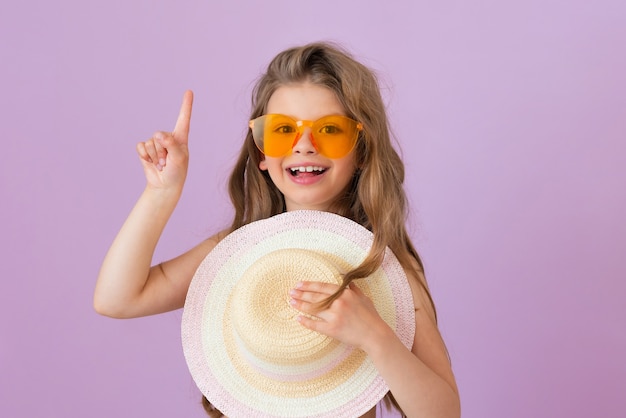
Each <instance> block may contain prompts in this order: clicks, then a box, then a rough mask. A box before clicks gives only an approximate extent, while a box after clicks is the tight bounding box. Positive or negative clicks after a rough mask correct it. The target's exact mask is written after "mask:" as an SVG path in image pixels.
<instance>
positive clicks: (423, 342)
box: [291, 277, 461, 418]
mask: <svg viewBox="0 0 626 418" xmlns="http://www.w3.org/2000/svg"><path fill="white" fill-rule="evenodd" d="M409 282H410V283H411V290H412V293H413V300H414V303H415V309H416V313H415V325H416V332H415V338H414V341H413V347H412V349H411V350H409V349H407V348H406V347H405V346H404V344H402V342H401V341H400V340H399V339H398V337H397V336H396V334H395V333H394V332H393V330H392V329H391V328H390V327H389V326H388V325H387V323H385V322H384V321H383V320H382V318H381V317H380V316H379V315H378V313H377V312H376V309H375V308H374V304H373V303H372V301H371V300H370V299H369V298H367V297H366V296H365V295H364V294H363V292H361V290H360V289H359V288H358V286H356V285H355V284H354V283H353V284H351V285H350V287H349V288H348V289H346V290H345V291H344V292H343V293H342V295H341V296H340V297H339V298H338V299H337V300H335V301H334V302H333V303H332V305H331V306H330V307H329V308H328V309H326V310H324V311H321V312H316V310H315V304H316V303H317V302H320V301H322V300H324V299H325V298H326V297H327V296H329V295H331V294H332V293H333V292H334V291H335V290H336V289H337V287H336V286H335V285H332V284H328V283H320V282H304V283H303V284H302V285H301V286H300V287H299V288H298V289H295V290H294V291H292V292H291V296H292V298H293V299H294V300H295V307H296V309H299V310H302V311H304V312H309V313H314V314H315V315H316V316H317V317H318V318H320V319H321V320H311V319H309V318H307V317H305V316H303V317H301V319H300V321H301V323H302V324H303V325H304V326H306V327H307V328H310V329H313V330H316V331H318V332H321V333H323V334H325V335H329V336H331V337H333V338H336V339H338V340H340V341H343V342H344V343H346V344H349V345H353V346H355V347H359V348H361V349H362V350H363V351H365V352H366V353H367V355H368V356H369V357H370V358H371V359H372V361H373V362H374V365H375V366H376V369H377V370H378V372H379V373H380V374H381V376H382V377H383V379H384V380H385V382H386V383H387V385H388V386H389V388H390V390H391V393H392V394H393V396H394V398H395V399H396V401H397V402H398V404H399V405H400V407H401V408H402V410H403V411H404V413H405V414H406V415H407V417H429V418H439V417H440V418H458V417H459V416H460V414H461V413H460V400H459V394H458V390H457V386H456V382H455V379H454V375H453V373H452V368H451V366H450V362H449V359H448V356H447V352H446V349H445V345H444V343H443V340H442V339H441V336H440V334H439V330H438V329H437V326H436V324H435V319H434V312H433V310H432V308H431V306H430V303H429V302H428V298H427V296H426V294H425V292H424V291H423V289H421V288H420V286H419V285H418V284H417V282H416V281H415V277H410V278H409Z"/></svg>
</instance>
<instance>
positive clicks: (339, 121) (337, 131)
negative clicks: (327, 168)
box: [312, 116, 359, 158]
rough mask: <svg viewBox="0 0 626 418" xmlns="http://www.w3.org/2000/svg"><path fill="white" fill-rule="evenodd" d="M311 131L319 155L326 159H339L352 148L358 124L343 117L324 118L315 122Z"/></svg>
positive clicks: (357, 132) (356, 135)
mask: <svg viewBox="0 0 626 418" xmlns="http://www.w3.org/2000/svg"><path fill="white" fill-rule="evenodd" d="M312 131H313V138H314V139H315V143H316V145H317V151H318V152H319V153H320V154H322V155H324V156H326V157H328V158H341V157H344V156H346V155H347V154H348V153H349V152H350V151H352V148H354V144H356V139H357V137H358V134H359V124H358V123H357V122H356V121H354V120H352V119H350V118H347V117H345V116H326V117H324V118H321V119H318V120H317V121H315V123H314V124H313V127H312Z"/></svg>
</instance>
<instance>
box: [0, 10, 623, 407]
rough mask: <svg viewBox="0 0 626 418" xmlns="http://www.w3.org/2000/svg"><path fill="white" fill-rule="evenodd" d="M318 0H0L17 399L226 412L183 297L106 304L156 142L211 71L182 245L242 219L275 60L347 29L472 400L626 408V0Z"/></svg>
mask: <svg viewBox="0 0 626 418" xmlns="http://www.w3.org/2000/svg"><path fill="white" fill-rule="evenodd" d="M300 3H301V2H294V1H264V2H258V3H254V4H253V2H226V1H220V2H217V1H209V0H204V1H199V0H197V1H177V2H174V1H170V2H164V1H160V2H155V1H147V0H145V1H134V2H129V1H121V0H115V1H107V2H85V1H78V0H73V1H72V0H62V1H55V2H49V1H42V0H39V1H30V2H29V1H24V2H21V3H18V2H3V4H2V6H0V56H1V59H2V62H1V64H0V73H1V77H0V87H1V92H0V93H1V94H0V120H1V122H2V151H1V154H2V160H3V161H2V164H0V175H1V177H0V187H1V189H0V196H1V197H0V199H1V206H0V210H1V217H0V219H1V225H0V226H1V230H0V237H1V240H2V241H1V252H0V254H1V256H0V257H1V262H0V278H1V290H0V309H1V310H2V311H1V312H0V416H2V417H34V416H50V417H86V416H89V417H96V418H97V417H111V416H120V417H131V416H141V417H203V416H204V415H203V413H202V411H201V409H200V407H199V395H198V392H197V390H196V388H195V385H194V383H193V381H192V380H191V378H190V376H189V373H188V371H187V367H186V364H185V361H184V358H183V354H182V348H181V345H180V335H179V334H180V319H181V312H180V311H178V312H174V313H168V314H164V315H159V316H155V317H149V318H142V319H135V320H127V321H121V320H113V319H108V318H104V317H100V316H98V315H97V314H96V313H94V311H93V309H92V295H93V289H94V282H95V279H96V276H97V272H98V268H99V265H100V263H101V261H102V258H103V256H104V254H105V252H106V250H107V248H108V246H109V244H110V243H111V241H112V239H113V237H114V235H115V234H116V232H117V230H118V229H119V227H120V226H121V224H122V222H123V220H124V219H125V217H126V215H127V213H128V212H129V210H130V209H131V207H132V205H133V204H134V201H135V200H136V198H137V197H138V196H139V194H140V192H141V190H142V188H143V185H144V179H143V174H142V171H141V168H140V165H139V162H138V160H137V157H136V155H135V151H134V145H135V143H136V142H138V141H140V140H144V139H147V138H148V137H149V136H150V135H151V134H152V132H153V131H155V130H169V129H171V128H172V127H173V124H174V122H175V120H176V116H177V112H178V108H179V105H180V99H181V97H182V94H183V91H184V90H185V89H187V88H191V89H193V90H194V91H195V94H196V101H195V105H194V115H193V119H192V134H191V139H190V147H191V153H192V154H191V166H190V173H189V177H188V179H189V180H188V183H187V186H186V190H185V193H184V195H183V198H182V200H181V202H180V204H179V207H178V209H177V211H176V212H175V214H174V216H173V218H172V220H171V222H170V224H169V225H168V228H167V229H166V231H165V233H164V236H163V238H162V240H161V242H160V246H159V248H158V250H157V254H156V257H155V258H156V260H155V261H159V260H163V259H167V258H169V257H172V256H174V255H177V254H179V253H180V252H182V251H184V250H186V249H187V248H189V247H190V246H192V245H194V244H195V243H197V242H198V241H199V240H201V239H202V238H203V237H206V236H207V235H208V234H210V233H212V232H214V231H215V230H217V229H219V228H221V227H223V226H225V225H226V223H227V222H228V221H229V220H230V207H229V205H230V204H229V201H228V199H227V194H226V192H225V183H226V179H227V177H228V173H229V171H230V168H231V166H232V164H233V160H234V156H235V153H236V150H237V149H238V147H239V143H240V141H241V138H242V136H243V134H244V132H245V130H246V122H247V115H248V106H249V93H250V88H251V86H252V83H253V81H254V79H255V78H256V77H257V76H258V74H259V73H260V72H261V70H262V69H263V68H264V67H265V66H266V65H267V63H268V61H269V60H270V59H271V57H273V56H274V55H275V54H276V53H277V52H278V51H280V50H282V49H284V48H285V47H288V46H292V45H294V44H300V43H304V42H309V41H313V40H319V39H330V40H336V41H339V42H342V43H343V44H344V45H345V46H347V47H348V48H349V49H351V50H352V51H353V52H354V54H355V55H356V56H357V57H358V58H360V59H361V60H363V61H364V62H365V63H367V64H368V65H370V66H371V67H373V68H374V69H376V70H377V71H378V72H379V73H380V74H381V79H382V81H383V84H384V95H385V98H386V100H387V103H388V106H389V115H390V118H391V122H392V126H393V127H394V130H395V133H396V134H397V137H398V140H399V142H400V144H401V147H402V150H403V154H404V159H405V161H406V165H407V175H408V178H407V182H406V185H407V189H408V192H409V194H410V198H411V202H412V207H413V209H414V216H413V218H412V219H413V221H412V224H411V227H412V230H413V236H414V238H415V241H416V243H417V246H418V248H419V250H420V252H421V253H422V255H423V256H424V259H425V262H426V268H427V275H428V278H429V281H430V284H431V287H432V292H433V294H434V297H435V300H436V302H437V306H438V309H439V316H440V327H441V330H442V333H443V335H444V337H445V339H446V341H447V344H448V348H449V350H450V354H451V357H452V361H453V366H454V369H455V372H456V376H457V379H458V383H459V387H460V390H461V397H462V403H463V416H464V417H465V418H485V417H494V418H501V417H508V418H527V417H569V418H573V417H592V416H593V417H615V418H617V417H623V416H624V413H625V412H624V411H625V410H626V396H625V395H624V394H625V393H626V361H625V360H624V358H623V356H624V354H626V333H625V324H626V309H625V308H624V305H625V304H624V294H625V293H626V280H625V279H626V266H625V264H624V259H625V257H626V222H625V221H624V214H625V213H626V191H625V190H626V186H625V183H626V142H625V141H626V76H625V74H626V52H625V51H626V5H625V3H624V2H623V1H622V0H598V1H594V2H590V1H587V0H568V1H566V0H562V1H559V0H527V1H519V2H502V1H498V0H482V1H448V0H443V1H437V2H433V1H429V2H426V1H405V2H392V1H389V2H382V1H381V2H375V1H369V2H368V1H343V2H342V1H336V0H335V1H316V2H309V3H306V4H304V3H303V4H300ZM383 3H384V5H383Z"/></svg>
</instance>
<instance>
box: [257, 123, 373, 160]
mask: <svg viewBox="0 0 626 418" xmlns="http://www.w3.org/2000/svg"><path fill="white" fill-rule="evenodd" d="M268 116H269V117H271V116H280V117H284V118H287V119H289V120H291V121H293V122H294V123H295V126H296V127H297V128H298V130H297V132H296V133H295V136H294V141H293V143H292V144H291V146H290V147H289V149H288V150H287V151H286V152H285V153H284V154H281V155H269V154H266V153H265V151H264V150H263V149H261V145H260V144H259V142H260V141H257V137H256V136H255V135H254V125H255V123H258V121H259V120H260V119H262V118H267V117H268ZM330 117H339V118H342V119H345V120H348V121H350V122H352V123H354V124H355V133H354V140H353V143H352V146H351V147H350V149H349V150H348V151H346V152H345V153H344V154H342V155H339V156H333V157H330V156H327V155H326V154H325V153H323V152H321V151H320V149H319V146H318V144H317V142H316V138H315V134H313V132H311V142H312V144H313V146H314V147H315V149H316V150H317V152H318V153H320V154H321V155H323V156H325V157H327V158H331V159H337V158H343V157H345V156H346V155H348V154H349V153H350V152H351V151H352V150H353V149H354V147H355V146H356V143H357V141H358V139H359V133H360V132H361V131H363V124H362V123H361V122H358V121H356V120H354V119H352V118H349V117H347V116H344V115H327V116H323V117H321V118H319V119H317V120H315V121H311V120H295V119H294V118H292V117H290V116H287V115H283V114H280V113H268V114H265V115H261V116H259V117H257V118H255V119H252V120H250V121H249V122H248V126H249V127H250V129H251V131H252V138H253V140H254V144H255V145H256V147H257V148H258V149H259V151H261V152H262V153H263V154H265V155H268V156H269V157H273V158H278V157H284V156H286V155H289V153H290V152H292V151H293V147H295V145H296V144H297V143H298V141H299V140H300V138H301V137H302V134H303V132H304V128H313V126H314V125H315V124H316V123H318V122H319V121H321V120H323V119H326V118H330ZM263 142H264V139H263Z"/></svg>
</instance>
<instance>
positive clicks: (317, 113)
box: [266, 83, 345, 120]
mask: <svg viewBox="0 0 626 418" xmlns="http://www.w3.org/2000/svg"><path fill="white" fill-rule="evenodd" d="M266 113H280V114H283V115H287V116H290V117H292V118H294V119H300V120H316V119H319V118H321V117H324V116H328V115H345V110H344V108H343V106H342V105H341V102H339V99H337V96H336V95H335V93H334V92H333V91H332V90H330V89H328V88H326V87H323V86H320V85H317V84H311V83H297V84H287V85H283V86H280V87H279V88H278V89H276V91H274V93H273V94H272V96H271V97H270V100H269V101H268V102H267V109H266Z"/></svg>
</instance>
